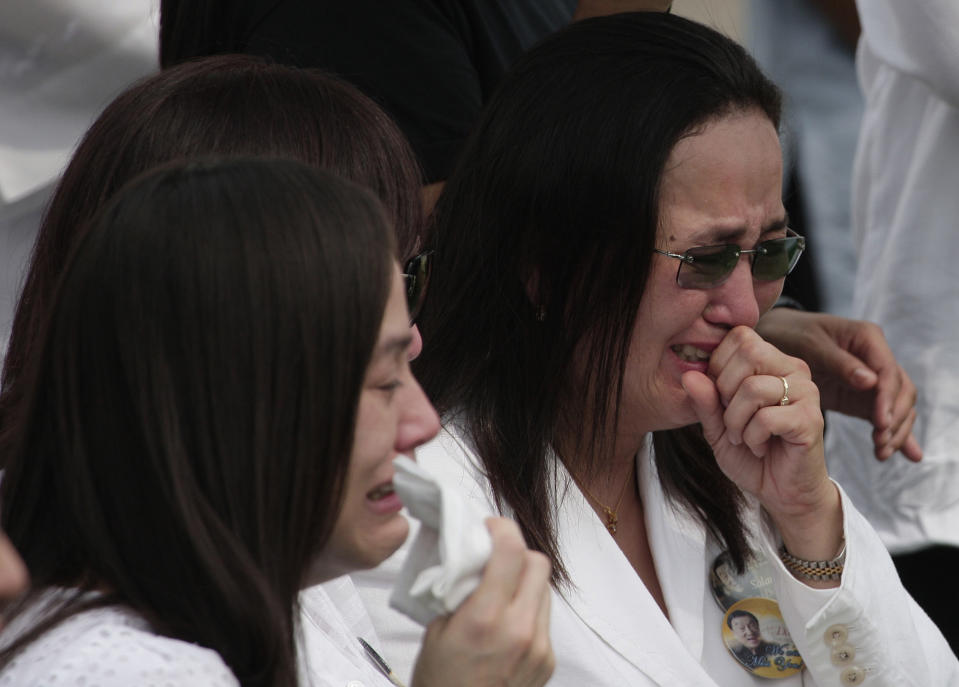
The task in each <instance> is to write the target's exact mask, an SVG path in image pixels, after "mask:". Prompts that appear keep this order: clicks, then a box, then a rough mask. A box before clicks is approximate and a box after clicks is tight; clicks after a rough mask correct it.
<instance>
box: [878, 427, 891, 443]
mask: <svg viewBox="0 0 959 687" xmlns="http://www.w3.org/2000/svg"><path fill="white" fill-rule="evenodd" d="M890 439H892V430H891V429H887V430H886V431H885V432H883V433H882V434H880V435H879V443H880V444H888V443H889V440H890Z"/></svg>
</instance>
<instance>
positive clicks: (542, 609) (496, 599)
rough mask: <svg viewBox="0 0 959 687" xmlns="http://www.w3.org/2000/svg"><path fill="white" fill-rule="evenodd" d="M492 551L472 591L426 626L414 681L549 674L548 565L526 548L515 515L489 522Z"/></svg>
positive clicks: (494, 681)
mask: <svg viewBox="0 0 959 687" xmlns="http://www.w3.org/2000/svg"><path fill="white" fill-rule="evenodd" d="M486 524H487V527H488V528H489V531H490V536H491V537H492V540H493V553H492V555H491V556H490V559H489V562H487V564H486V568H485V569H484V571H483V578H482V580H481V581H480V584H479V586H478V587H477V588H476V590H475V591H474V592H473V593H472V594H471V595H470V596H469V597H468V598H467V599H466V601H464V602H463V604H462V605H461V606H460V607H459V608H458V609H457V610H456V612H455V613H453V614H452V615H448V616H442V617H440V618H437V619H436V620H434V621H433V622H432V623H430V625H429V627H428V628H427V630H426V635H425V637H424V638H423V648H422V650H421V651H420V655H419V656H418V657H417V660H416V665H415V667H414V669H413V681H412V685H413V687H441V686H442V685H454V684H455V685H462V686H463V687H473V686H476V687H480V686H484V685H506V684H508V685H514V686H515V687H539V686H540V685H543V684H545V683H546V681H547V680H548V679H549V677H550V676H551V675H552V674H553V667H554V665H555V658H554V656H553V650H552V645H551V644H550V640H549V605H550V585H549V578H550V564H549V560H548V559H547V558H546V556H544V555H543V554H541V553H539V552H536V551H529V550H528V549H527V548H526V544H525V543H524V542H523V535H522V534H520V531H519V527H518V526H517V525H516V523H515V522H513V521H512V520H509V519H507V518H490V519H489V520H487V521H486Z"/></svg>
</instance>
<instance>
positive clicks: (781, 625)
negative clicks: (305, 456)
mask: <svg viewBox="0 0 959 687" xmlns="http://www.w3.org/2000/svg"><path fill="white" fill-rule="evenodd" d="M779 117H780V95H779V91H778V90H777V88H776V87H775V86H774V85H773V84H772V83H771V82H770V81H769V80H768V79H766V78H765V77H764V76H763V75H762V73H761V72H760V71H759V70H758V68H757V67H756V65H755V63H754V62H753V61H752V60H751V59H750V58H749V57H748V55H746V53H745V52H744V51H743V50H742V49H741V48H740V47H739V46H737V45H736V44H735V43H734V42H732V41H730V40H729V39H727V38H725V37H723V36H721V35H720V34H718V33H716V32H714V31H712V30H710V29H707V28H705V27H703V26H700V25H698V24H695V23H692V22H689V21H686V20H683V19H680V18H677V17H674V16H669V15H660V14H632V15H629V14H627V15H620V16H616V17H609V18H603V19H593V20H587V21H584V22H581V23H579V24H577V25H574V26H572V27H570V28H568V29H566V30H564V31H563V32H561V33H560V34H557V35H556V36H554V37H552V38H549V39H547V40H546V41H544V42H543V43H541V44H540V45H539V46H538V47H537V48H534V49H533V50H532V51H531V52H530V53H529V54H528V55H526V56H525V57H524V58H522V59H521V60H520V61H519V62H518V63H517V64H516V65H515V67H514V70H513V71H512V72H511V74H510V75H509V76H508V77H507V78H506V80H505V82H504V83H503V84H502V85H501V87H500V89H499V90H498V92H497V94H496V95H495V96H494V97H493V99H492V101H491V103H490V105H489V107H488V108H487V109H486V111H485V113H484V115H483V118H482V120H481V121H480V123H479V125H478V127H477V129H476V131H475V132H474V135H473V136H472V138H471V140H470V142H469V143H468V144H467V147H466V150H465V152H464V155H463V158H462V160H461V162H460V164H459V166H458V168H457V170H456V171H455V173H454V174H453V175H452V178H451V179H450V180H449V182H448V184H447V186H446V189H445V191H444V194H443V196H442V197H441V198H440V201H439V204H438V206H437V209H436V216H435V225H434V226H433V227H432V230H431V232H430V233H429V234H428V237H427V238H428V241H427V245H428V246H429V247H430V248H433V249H435V250H436V254H437V256H439V258H440V259H438V260H437V262H436V265H435V266H434V270H433V274H432V282H431V285H430V295H429V298H428V299H427V301H426V304H425V307H424V309H423V312H422V314H421V317H420V320H419V322H420V326H421V328H422V330H423V336H424V339H425V341H426V342H427V346H426V348H425V350H424V353H423V355H422V356H421V357H420V358H419V359H418V360H417V361H416V363H415V364H414V369H415V370H416V372H417V375H418V377H419V378H420V380H421V381H422V383H423V385H424V389H425V390H426V392H427V394H428V395H429V396H430V398H431V399H432V400H433V402H434V403H435V404H436V406H437V409H438V410H439V411H440V414H441V418H442V421H443V424H444V428H443V430H442V431H441V434H440V435H439V437H438V438H437V439H436V440H435V441H434V442H432V443H431V444H429V445H428V446H427V447H424V450H422V451H421V452H420V453H419V454H418V457H419V460H420V462H421V463H422V464H424V465H425V466H426V467H427V468H428V469H431V470H433V471H437V472H441V473H444V474H446V475H447V477H448V479H449V480H450V481H451V482H453V483H456V484H464V485H465V486H466V490H467V493H470V494H472V495H473V497H474V498H477V499H480V500H482V501H484V502H488V503H489V504H490V505H491V506H493V507H498V508H499V509H500V512H502V513H504V514H509V515H511V516H512V517H514V518H515V519H516V520H517V521H518V522H519V523H520V526H521V528H522V529H523V533H524V535H525V536H526V540H527V541H528V542H529V543H530V545H531V546H532V547H533V548H536V549H538V550H540V551H543V552H544V553H546V554H547V555H548V556H549V557H550V559H551V560H552V562H553V570H554V576H553V583H554V585H553V586H554V592H555V595H554V599H553V624H552V639H553V644H554V648H555V650H556V655H557V669H556V674H555V676H554V679H553V682H552V684H557V685H570V686H572V685H577V686H579V685H587V684H588V685H622V684H629V685H664V686H665V685H668V686H672V685H722V686H723V687H741V686H742V685H753V684H755V685H759V684H765V679H766V678H767V677H779V678H782V679H781V680H780V682H779V684H783V685H795V686H798V685H807V686H808V685H819V686H820V687H827V686H832V685H837V684H860V683H861V682H863V681H865V684H867V685H868V684H875V685H887V686H889V687H892V686H893V685H896V686H898V685H903V684H915V685H925V684H937V685H938V684H953V683H954V682H955V681H956V680H959V666H957V663H956V660H955V658H954V657H953V656H952V655H951V654H950V652H949V650H948V647H947V646H946V645H945V643H944V641H943V639H942V637H941V635H940V634H939V633H938V631H937V630H936V628H935V627H934V626H933V625H932V624H931V623H930V622H929V620H928V618H927V617H926V616H925V615H924V614H923V613H922V611H921V610H919V609H918V607H917V606H916V605H915V604H914V603H913V602H912V600H911V599H910V598H909V596H908V594H906V592H905V591H904V590H903V589H902V586H901V585H900V583H899V581H898V578H897V577H896V573H895V569H894V568H893V566H892V563H891V561H890V559H889V556H888V554H887V553H886V552H885V550H884V548H883V546H882V544H881V542H880V541H879V540H878V538H877V537H876V535H875V533H874V532H873V531H872V530H871V528H870V527H869V525H868V523H867V522H866V521H865V520H864V519H863V518H862V517H861V516H860V515H859V514H858V513H857V512H856V510H855V508H854V507H853V505H852V504H851V503H850V502H849V501H848V499H847V498H845V496H844V495H843V493H842V491H841V489H840V488H839V487H838V486H837V485H836V484H835V483H833V482H832V481H831V480H830V479H829V476H828V474H827V472H826V467H825V460H824V455H823V418H822V415H821V411H820V407H819V406H820V397H819V393H818V390H817V388H816V386H815V385H814V384H813V383H812V381H811V380H810V374H809V369H808V367H807V366H806V364H805V363H803V362H802V361H801V360H798V359H796V358H792V357H789V356H787V355H785V354H783V353H781V352H780V351H779V350H777V349H776V348H775V347H773V346H772V345H770V344H768V343H767V342H765V341H764V340H763V339H761V338H760V337H759V335H758V334H757V333H756V332H755V331H754V329H753V328H754V327H755V325H756V323H757V321H758V319H759V317H760V315H761V314H762V313H764V312H766V311H767V310H768V309H769V308H771V307H772V305H773V303H774V302H775V301H776V299H777V297H778V296H779V294H780V291H781V289H782V286H783V279H784V278H785V277H786V275H787V274H788V273H789V271H790V270H791V269H792V268H793V266H794V265H795V263H796V260H797V259H798V258H799V255H800V253H801V252H802V250H803V238H802V237H800V236H797V235H796V234H795V233H794V232H792V231H790V229H789V222H788V218H787V216H786V214H785V210H784V208H783V203H782V198H781V180H782V158H781V152H780V146H779V140H778V126H779V121H780V119H779ZM392 565H393V561H390V562H388V563H387V567H386V568H385V569H381V570H380V571H377V573H376V575H377V577H379V578H382V577H383V576H384V574H386V572H387V571H388V569H389V567H390V566H392ZM354 579H355V580H357V581H358V584H360V585H361V587H363V589H364V590H365V591H364V592H363V593H364V594H365V595H366V598H367V599H369V600H370V603H369V604H368V606H369V607H370V609H371V612H373V613H377V612H378V606H377V604H376V603H375V600H376V599H377V593H376V589H375V587H374V585H373V583H368V582H366V581H365V576H364V575H362V574H361V575H357V576H354ZM771 597H775V601H774V600H773V599H772V598H771ZM739 610H744V611H746V612H748V613H750V614H752V615H753V616H755V617H757V619H758V621H759V622H758V626H759V631H760V633H761V636H760V637H752V636H751V637H749V641H752V642H755V643H757V644H761V643H762V642H766V643H767V644H769V645H773V644H775V645H776V646H777V647H778V648H777V651H776V652H775V655H773V653H770V655H768V656H766V655H764V656H763V660H762V661H757V662H756V663H755V664H751V665H745V664H743V663H742V662H741V661H740V660H739V659H738V658H737V655H736V653H735V652H736V650H737V649H740V648H741V645H740V644H739V643H738V640H737V639H736V637H735V636H734V635H733V631H732V629H731V625H730V624H728V623H727V622H726V618H728V617H731V615H730V614H732V613H735V612H736V611H739ZM376 620H377V622H378V630H379V632H380V636H381V638H382V639H384V641H385V642H386V645H387V646H388V647H389V649H390V651H391V653H392V654H394V655H396V654H397V653H398V652H401V651H402V648H401V646H400V645H401V644H402V642H403V641H404V637H411V636H412V633H408V630H407V629H406V628H405V627H404V626H403V625H402V619H400V618H398V617H396V616H387V615H386V614H379V615H378V618H377V619H376ZM406 653H407V655H411V652H410V651H408V650H407V652H406Z"/></svg>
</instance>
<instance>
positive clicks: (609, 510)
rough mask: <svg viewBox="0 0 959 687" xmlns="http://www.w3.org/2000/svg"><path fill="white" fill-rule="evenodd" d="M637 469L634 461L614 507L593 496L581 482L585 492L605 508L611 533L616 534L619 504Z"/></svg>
mask: <svg viewBox="0 0 959 687" xmlns="http://www.w3.org/2000/svg"><path fill="white" fill-rule="evenodd" d="M635 471H636V463H635V462H633V469H632V470H630V471H629V477H628V478H626V479H625V480H624V481H623V489H622V491H620V492H619V498H618V499H616V505H615V506H613V507H609V506H607V505H606V504H605V503H603V502H602V501H600V500H599V499H598V498H596V497H595V496H593V493H592V492H591V491H590V490H589V489H587V488H586V485H585V484H580V486H581V487H582V488H583V493H584V494H586V496H588V497H589V499H590V500H591V501H593V502H594V503H595V504H596V505H597V506H599V507H600V508H602V509H603V513H604V514H605V515H606V529H607V530H609V533H610V534H611V535H613V536H614V537H615V536H616V525H618V524H619V515H618V511H619V506H620V504H621V503H622V502H623V496H625V495H626V487H628V486H629V483H630V482H632V481H633V475H634V473H635Z"/></svg>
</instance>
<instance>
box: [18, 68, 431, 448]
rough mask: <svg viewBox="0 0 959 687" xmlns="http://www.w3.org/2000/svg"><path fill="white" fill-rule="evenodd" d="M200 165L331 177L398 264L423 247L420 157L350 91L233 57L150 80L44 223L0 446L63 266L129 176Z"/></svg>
mask: <svg viewBox="0 0 959 687" xmlns="http://www.w3.org/2000/svg"><path fill="white" fill-rule="evenodd" d="M205 155H219V156H236V155H256V156H269V157H280V158H292V159H296V160H300V161H302V162H306V163H307V164H310V165H313V166H316V167H320V168H323V169H329V170H331V171H333V172H335V173H337V174H339V175H340V176H342V177H344V178H346V179H350V180H352V181H355V182H357V183H359V184H362V185H363V186H367V187H368V188H370V189H371V190H373V192H374V193H375V194H376V195H377V196H378V197H379V199H380V200H381V201H382V202H383V205H384V206H385V208H386V212H387V216H388V218H389V219H390V221H391V222H392V225H393V227H394V229H395V231H396V235H397V243H398V246H399V252H400V256H401V257H408V256H409V255H411V254H412V253H413V251H414V246H415V245H416V244H417V243H418V242H419V240H420V238H421V237H420V233H421V225H422V212H423V211H422V206H421V202H420V183H419V179H420V174H419V168H418V166H417V163H416V158H415V156H414V155H413V153H412V151H411V150H410V148H409V145H408V144H407V143H406V140H405V139H404V138H403V135H402V134H401V133H400V131H399V129H398V128H397V127H396V125H395V124H393V122H392V121H391V120H390V118H389V117H388V116H387V115H386V114H385V113H384V112H383V111H382V110H381V109H380V108H379V107H377V106H376V104H374V103H373V101H371V100H370V99H369V98H367V97H366V96H364V95H363V94H361V93H360V92H359V91H358V90H357V89H356V88H354V87H353V86H351V85H349V84H348V83H346V82H344V81H341V80H340V79H337V78H335V77H333V76H330V75H328V74H325V73H323V72H321V71H318V70H308V69H297V68H294V67H288V66H283V65H276V64H270V63H268V62H266V61H264V60H262V59H260V58H255V57H248V56H241V55H230V56H220V57H213V58H206V59H202V60H197V61H195V62H190V63H187V64H183V65H181V66H178V67H175V68H172V69H169V70H166V71H164V72H161V73H159V74H156V75H154V76H150V77H148V78H146V79H145V80H143V81H141V82H139V83H138V84H136V85H134V86H133V87H131V88H130V89H128V90H127V91H126V92H124V93H123V94H121V95H120V96H119V97H117V98H116V100H114V101H113V102H112V103H111V104H110V105H109V106H108V107H107V108H106V110H105V111H104V112H103V114H101V115H100V117H99V118H98V119H97V120H96V122H94V124H93V126H92V127H91V128H90V130H89V131H88V132H87V133H86V135H85V136H84V138H83V140H82V141H81V142H80V144H79V147H78V148H77V150H76V153H75V154H74V156H73V159H72V161H71V162H70V165H69V166H68V167H67V169H66V171H65V173H64V175H63V177H62V179H61V181H60V183H59V185H58V186H57V189H56V192H55V193H54V196H53V199H52V200H51V204H50V207H49V209H48V211H47V213H46V215H45V217H44V220H43V223H42V225H41V227H40V231H39V234H38V237H37V241H36V245H35V246H34V249H33V255H32V257H31V261H30V267H29V271H28V273H27V277H26V280H25V282H24V287H23V291H22V293H21V295H20V299H19V301H18V303H17V308H16V312H15V314H14V319H13V327H12V329H11V333H10V340H9V346H8V349H7V355H6V360H5V361H4V368H3V387H2V388H3V396H2V397H0V441H2V434H3V432H4V431H5V429H4V428H5V427H6V426H8V425H9V423H11V422H13V421H14V420H13V418H12V413H14V407H15V405H16V398H17V396H18V395H19V392H18V391H17V390H16V388H15V386H14V382H15V381H16V378H17V376H18V375H19V373H20V370H21V369H22V368H23V366H24V365H25V364H26V360H27V357H28V356H29V355H30V352H31V351H32V350H33V348H34V347H35V343H36V336H37V332H38V329H39V326H40V323H41V322H42V321H43V319H44V317H45V315H46V310H47V308H48V307H49V302H50V298H51V296H52V293H53V288H54V285H55V284H56V283H57V280H58V279H59V277H60V273H61V271H62V269H63V265H64V263H65V260H66V256H67V255H68V253H69V252H70V249H71V247H72V246H73V244H74V243H75V242H76V240H77V239H78V238H79V237H80V236H81V235H82V234H83V232H84V231H85V228H86V226H87V225H88V223H89V222H90V219H91V218H92V217H93V215H94V214H96V212H97V211H98V210H99V209H100V208H101V207H102V206H103V204H104V203H105V202H106V201H107V200H108V199H109V198H110V197H111V196H112V195H113V194H114V193H116V191H117V190H118V189H119V188H120V187H121V186H123V185H124V184H125V183H127V182H128V181H129V180H130V179H132V178H133V177H134V176H136V175H137V174H139V173H141V172H143V171H145V170H147V169H150V168H152V167H154V166H156V165H159V164H163V163H165V162H169V161H171V160H177V159H189V158H196V157H202V156H205Z"/></svg>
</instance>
